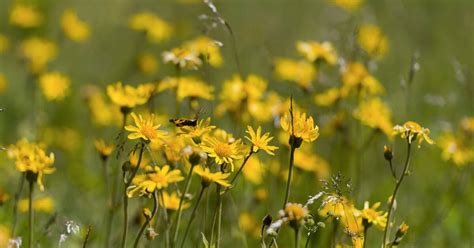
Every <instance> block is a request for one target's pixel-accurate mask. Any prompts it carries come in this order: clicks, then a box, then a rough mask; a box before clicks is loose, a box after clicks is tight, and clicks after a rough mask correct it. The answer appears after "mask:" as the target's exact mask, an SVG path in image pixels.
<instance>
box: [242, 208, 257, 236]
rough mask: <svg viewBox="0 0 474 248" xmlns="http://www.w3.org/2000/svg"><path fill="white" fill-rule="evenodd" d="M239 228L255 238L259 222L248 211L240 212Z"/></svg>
mask: <svg viewBox="0 0 474 248" xmlns="http://www.w3.org/2000/svg"><path fill="white" fill-rule="evenodd" d="M239 228H240V230H242V231H244V232H245V233H248V234H251V235H252V236H253V237H255V238H258V237H259V235H260V223H259V222H258V221H257V220H256V219H255V217H253V216H252V214H250V213H249V212H241V213H240V215H239Z"/></svg>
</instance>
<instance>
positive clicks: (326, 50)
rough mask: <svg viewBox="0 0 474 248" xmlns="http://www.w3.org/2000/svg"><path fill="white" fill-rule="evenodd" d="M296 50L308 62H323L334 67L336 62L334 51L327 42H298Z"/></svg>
mask: <svg viewBox="0 0 474 248" xmlns="http://www.w3.org/2000/svg"><path fill="white" fill-rule="evenodd" d="M296 50H298V52H299V53H300V54H301V55H303V56H304V57H305V58H306V59H307V60H308V61H309V62H317V61H319V60H323V61H325V62H326V63H328V64H330V65H335V64H336V62H337V54H336V50H335V49H334V47H333V46H332V44H331V43H330V42H327V41H325V42H323V43H320V42H317V41H307V42H305V41H298V42H297V43H296Z"/></svg>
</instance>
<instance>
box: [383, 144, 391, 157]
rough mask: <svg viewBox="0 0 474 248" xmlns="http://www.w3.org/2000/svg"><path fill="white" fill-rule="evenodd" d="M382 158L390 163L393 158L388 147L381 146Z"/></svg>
mask: <svg viewBox="0 0 474 248" xmlns="http://www.w3.org/2000/svg"><path fill="white" fill-rule="evenodd" d="M383 156H384V157H385V160H387V161H391V160H392V158H393V150H392V148H391V147H389V146H386V145H385V146H383Z"/></svg>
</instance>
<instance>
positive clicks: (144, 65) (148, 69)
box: [137, 52, 158, 75]
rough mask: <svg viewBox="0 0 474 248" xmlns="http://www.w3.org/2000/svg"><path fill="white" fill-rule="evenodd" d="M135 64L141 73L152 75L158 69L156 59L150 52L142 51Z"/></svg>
mask: <svg viewBox="0 0 474 248" xmlns="http://www.w3.org/2000/svg"><path fill="white" fill-rule="evenodd" d="M137 66H138V69H139V70H140V72H141V73H143V74H145V75H153V74H155V73H156V72H157V71H158V60H157V59H156V57H155V56H154V55H153V54H152V53H149V52H146V53H142V54H140V56H138V60H137Z"/></svg>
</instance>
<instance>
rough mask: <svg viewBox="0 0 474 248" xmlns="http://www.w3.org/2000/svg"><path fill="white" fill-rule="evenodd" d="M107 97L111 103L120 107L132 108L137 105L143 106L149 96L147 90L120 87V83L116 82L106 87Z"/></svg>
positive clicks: (126, 86) (128, 86) (149, 92)
mask: <svg viewBox="0 0 474 248" xmlns="http://www.w3.org/2000/svg"><path fill="white" fill-rule="evenodd" d="M107 95H108V96H109V97H110V99H111V100H112V102H113V103H115V104H117V105H118V106H120V107H127V108H133V107H135V106H138V105H142V104H145V103H146V102H147V101H148V99H149V98H150V96H151V91H149V90H148V89H145V88H143V86H142V87H141V88H140V86H139V87H137V88H135V87H133V86H130V85H125V86H122V82H117V83H116V84H113V85H108V86H107Z"/></svg>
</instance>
